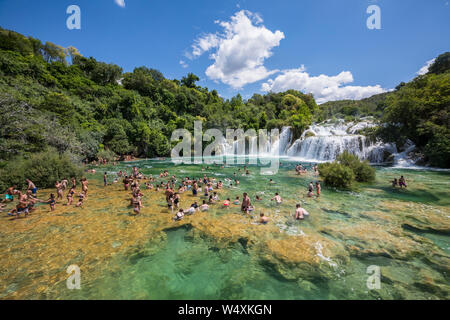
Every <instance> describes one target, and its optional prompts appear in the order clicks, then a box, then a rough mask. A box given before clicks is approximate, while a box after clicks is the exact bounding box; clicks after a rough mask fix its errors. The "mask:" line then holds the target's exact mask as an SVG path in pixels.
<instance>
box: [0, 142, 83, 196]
mask: <svg viewBox="0 0 450 320" xmlns="http://www.w3.org/2000/svg"><path fill="white" fill-rule="evenodd" d="M82 173H83V171H82V170H81V168H80V167H79V166H77V165H76V164H74V161H73V159H71V158H70V156H69V155H68V154H61V155H59V154H58V152H55V150H51V149H50V150H49V151H47V152H39V153H35V154H32V155H31V156H29V157H27V158H24V157H20V156H19V157H16V158H14V161H8V162H7V163H2V165H1V168H0V190H5V189H6V188H8V187H10V186H12V185H17V187H18V188H19V189H24V188H26V182H25V179H30V180H31V181H33V182H34V183H35V184H36V186H38V188H49V187H53V186H54V185H55V181H60V180H62V179H64V178H66V179H70V178H72V177H74V178H80V177H81V175H82ZM25 174H26V176H25Z"/></svg>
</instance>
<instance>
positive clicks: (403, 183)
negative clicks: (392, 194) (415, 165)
mask: <svg viewBox="0 0 450 320" xmlns="http://www.w3.org/2000/svg"><path fill="white" fill-rule="evenodd" d="M398 185H399V186H400V188H403V187H405V188H406V187H407V185H406V180H405V178H404V177H403V176H401V177H400V179H398Z"/></svg>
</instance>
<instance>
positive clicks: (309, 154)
mask: <svg viewBox="0 0 450 320" xmlns="http://www.w3.org/2000/svg"><path fill="white" fill-rule="evenodd" d="M362 120H363V121H361V122H357V123H354V122H345V121H344V120H342V119H339V120H336V121H332V120H327V121H324V122H322V123H319V124H313V125H311V126H310V127H309V128H308V130H306V131H305V132H303V134H302V136H301V137H300V139H298V140H296V141H295V142H294V143H293V144H292V146H291V147H290V148H289V149H288V150H287V155H288V156H290V157H296V158H299V159H301V160H304V161H312V162H323V161H333V160H334V159H336V157H337V156H338V155H339V154H340V153H342V152H344V151H348V152H350V153H353V154H355V155H356V156H358V158H360V159H364V160H369V161H370V162H372V163H381V162H383V158H384V152H385V150H386V148H385V146H384V145H383V143H381V142H380V141H375V142H373V141H371V140H370V139H368V138H367V137H366V136H364V135H361V134H358V133H359V132H360V131H361V130H362V129H365V128H369V127H374V126H375V124H374V123H373V122H372V121H371V120H370V119H369V118H365V119H362Z"/></svg>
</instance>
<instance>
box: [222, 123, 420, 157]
mask: <svg viewBox="0 0 450 320" xmlns="http://www.w3.org/2000/svg"><path fill="white" fill-rule="evenodd" d="M375 126H376V123H375V122H374V121H373V118H371V117H366V118H362V119H361V120H360V121H358V122H345V121H344V120H343V119H338V120H326V121H324V122H321V123H316V124H313V125H311V126H310V127H309V128H308V129H307V130H306V131H304V132H303V134H302V136H301V137H300V138H299V139H297V140H295V141H292V140H293V139H292V138H293V134H292V130H291V128H290V127H283V128H282V129H281V133H280V134H279V137H278V138H277V137H275V138H274V139H272V137H271V136H270V132H268V143H267V144H266V145H265V147H263V148H261V146H259V143H261V142H260V141H259V139H258V137H249V138H248V139H245V147H244V149H243V150H244V153H245V155H249V156H260V157H271V156H276V155H280V156H286V157H292V158H295V159H298V160H299V161H308V162H326V161H333V160H335V159H336V157H337V156H338V155H339V154H340V153H342V152H344V151H348V152H350V153H353V154H355V155H356V156H358V157H359V158H360V159H362V160H368V161H369V162H370V163H383V162H384V161H385V160H386V157H387V155H390V154H394V155H395V157H394V163H397V162H399V161H400V162H404V160H403V159H404V158H405V155H406V153H407V152H410V151H411V150H412V149H413V148H414V146H413V145H412V146H407V151H405V152H404V153H401V154H398V151H397V148H396V146H395V144H386V143H383V142H381V141H373V140H371V139H369V138H367V137H366V136H364V135H362V134H360V133H361V130H363V129H365V128H370V127H375ZM219 145H220V147H219V149H220V152H219V153H218V154H222V155H233V154H234V155H235V154H239V152H238V151H239V150H238V145H239V141H237V140H236V141H233V142H227V141H226V139H225V138H223V140H222V141H221V143H220V144H219ZM258 150H259V152H258ZM408 163H409V162H408Z"/></svg>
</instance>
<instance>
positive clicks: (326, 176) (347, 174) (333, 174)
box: [319, 161, 355, 189]
mask: <svg viewBox="0 0 450 320" xmlns="http://www.w3.org/2000/svg"><path fill="white" fill-rule="evenodd" d="M319 174H320V176H321V177H322V178H323V182H324V183H325V185H326V186H328V187H334V188H339V189H350V188H351V187H352V185H353V182H354V180H355V175H354V174H353V171H352V170H351V169H350V168H348V167H346V166H344V165H342V164H340V163H338V162H336V161H334V162H326V163H321V164H319Z"/></svg>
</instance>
